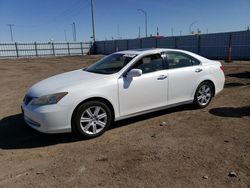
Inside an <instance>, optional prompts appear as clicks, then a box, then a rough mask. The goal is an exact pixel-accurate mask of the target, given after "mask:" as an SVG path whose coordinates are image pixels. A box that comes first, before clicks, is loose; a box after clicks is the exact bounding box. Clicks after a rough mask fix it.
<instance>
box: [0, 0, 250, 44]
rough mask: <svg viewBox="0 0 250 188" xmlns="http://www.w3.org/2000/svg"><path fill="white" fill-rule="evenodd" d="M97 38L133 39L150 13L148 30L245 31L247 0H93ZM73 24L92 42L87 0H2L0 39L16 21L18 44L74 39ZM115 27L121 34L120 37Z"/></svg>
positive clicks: (79, 36) (249, 7)
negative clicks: (145, 16)
mask: <svg viewBox="0 0 250 188" xmlns="http://www.w3.org/2000/svg"><path fill="white" fill-rule="evenodd" d="M94 1H95V18H96V39H97V40H105V39H107V40H109V39H111V38H112V37H113V38H118V37H121V38H136V37H137V36H138V27H139V26H140V27H141V35H145V29H144V28H145V26H144V17H143V15H142V13H140V12H138V11H137V9H138V8H141V9H144V10H145V11H147V13H148V34H153V35H155V34H156V28H157V27H159V31H160V35H163V36H170V35H171V28H173V33H174V35H180V32H181V33H182V35H187V34H188V32H189V25H190V24H191V23H192V22H194V21H195V22H196V23H195V24H194V25H193V27H192V29H193V30H197V29H198V28H199V29H200V30H201V31H202V32H203V33H206V32H207V29H208V32H209V33H214V32H224V31H237V30H245V29H246V27H247V26H250V0H94ZM72 22H75V23H76V29H77V40H78V41H90V37H91V35H92V33H91V32H92V28H91V11H90V0H0V42H10V31H9V27H8V26H7V24H14V27H13V35H14V40H15V41H17V42H34V41H44V42H47V41H49V40H51V39H52V40H53V41H57V42H64V41H65V34H64V30H66V33H67V39H68V41H72V40H73V39H72V26H71V24H72ZM118 28H119V35H118Z"/></svg>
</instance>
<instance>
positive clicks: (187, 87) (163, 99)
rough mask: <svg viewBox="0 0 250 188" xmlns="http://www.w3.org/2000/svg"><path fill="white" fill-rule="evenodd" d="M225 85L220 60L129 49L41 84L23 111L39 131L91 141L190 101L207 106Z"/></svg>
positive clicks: (28, 96)
mask: <svg viewBox="0 0 250 188" xmlns="http://www.w3.org/2000/svg"><path fill="white" fill-rule="evenodd" d="M224 82H225V77H224V72H223V67H222V65H221V63H220V62H218V61H213V60H209V59H206V58H204V57H202V56H199V55H197V54H194V53H191V52H188V51H183V50H176V49H139V50H128V51H121V52H117V53H113V54H111V55H108V56H106V57H104V58H103V59H101V60H99V61H98V62H96V63H95V64H92V65H90V66H89V67H87V68H83V69H80V70H75V71H71V72H66V73H63V74H59V75H56V76H53V77H50V78H47V79H45V80H42V81H40V82H38V83H37V84H35V85H33V86H32V87H31V88H30V89H29V90H28V92H27V94H26V95H25V97H24V100H23V103H22V109H23V114H24V120H25V122H26V123H27V124H28V125H29V126H31V127H32V128H34V129H36V130H38V131H40V132H44V133H62V132H71V131H73V132H75V133H77V134H78V135H81V136H83V137H88V138H93V137H96V136H99V135H101V134H103V133H104V132H105V131H106V130H107V129H108V127H109V126H110V124H111V123H112V122H113V121H118V120H121V119H125V118H128V117H132V116H137V115H140V114H145V113H149V112H152V111H156V110H160V109H164V108H168V107H173V106H177V105H181V104H187V103H193V104H194V105H196V106H197V107H199V108H204V107H206V106H207V105H208V104H209V103H210V101H211V99H212V98H213V97H214V96H215V95H216V94H217V93H219V92H220V91H221V90H222V89H223V86H224Z"/></svg>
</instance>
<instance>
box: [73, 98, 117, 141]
mask: <svg viewBox="0 0 250 188" xmlns="http://www.w3.org/2000/svg"><path fill="white" fill-rule="evenodd" d="M111 121H112V114H111V111H110V109H109V107H108V106H107V105H106V104H104V103H102V102H99V101H89V102H86V103H84V104H82V105H81V106H80V107H79V108H78V109H77V111H76V113H75V115H74V117H73V125H72V130H73V132H74V133H76V134H77V135H80V136H83V137H85V138H94V137H97V136H100V135H101V134H103V133H104V132H105V131H106V130H107V129H108V127H109V126H110V124H111Z"/></svg>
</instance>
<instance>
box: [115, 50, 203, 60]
mask: <svg viewBox="0 0 250 188" xmlns="http://www.w3.org/2000/svg"><path fill="white" fill-rule="evenodd" d="M170 51H175V52H183V53H185V54H188V55H191V56H193V57H195V58H197V59H199V60H203V61H204V60H208V59H207V58H205V57H202V56H200V55H198V54H195V53H193V52H189V51H186V50H180V49H171V48H142V49H132V50H124V51H119V52H116V53H124V54H136V55H147V54H151V53H161V52H170Z"/></svg>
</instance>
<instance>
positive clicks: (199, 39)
mask: <svg viewBox="0 0 250 188" xmlns="http://www.w3.org/2000/svg"><path fill="white" fill-rule="evenodd" d="M200 53H201V36H200V35H198V54H199V55H200Z"/></svg>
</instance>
